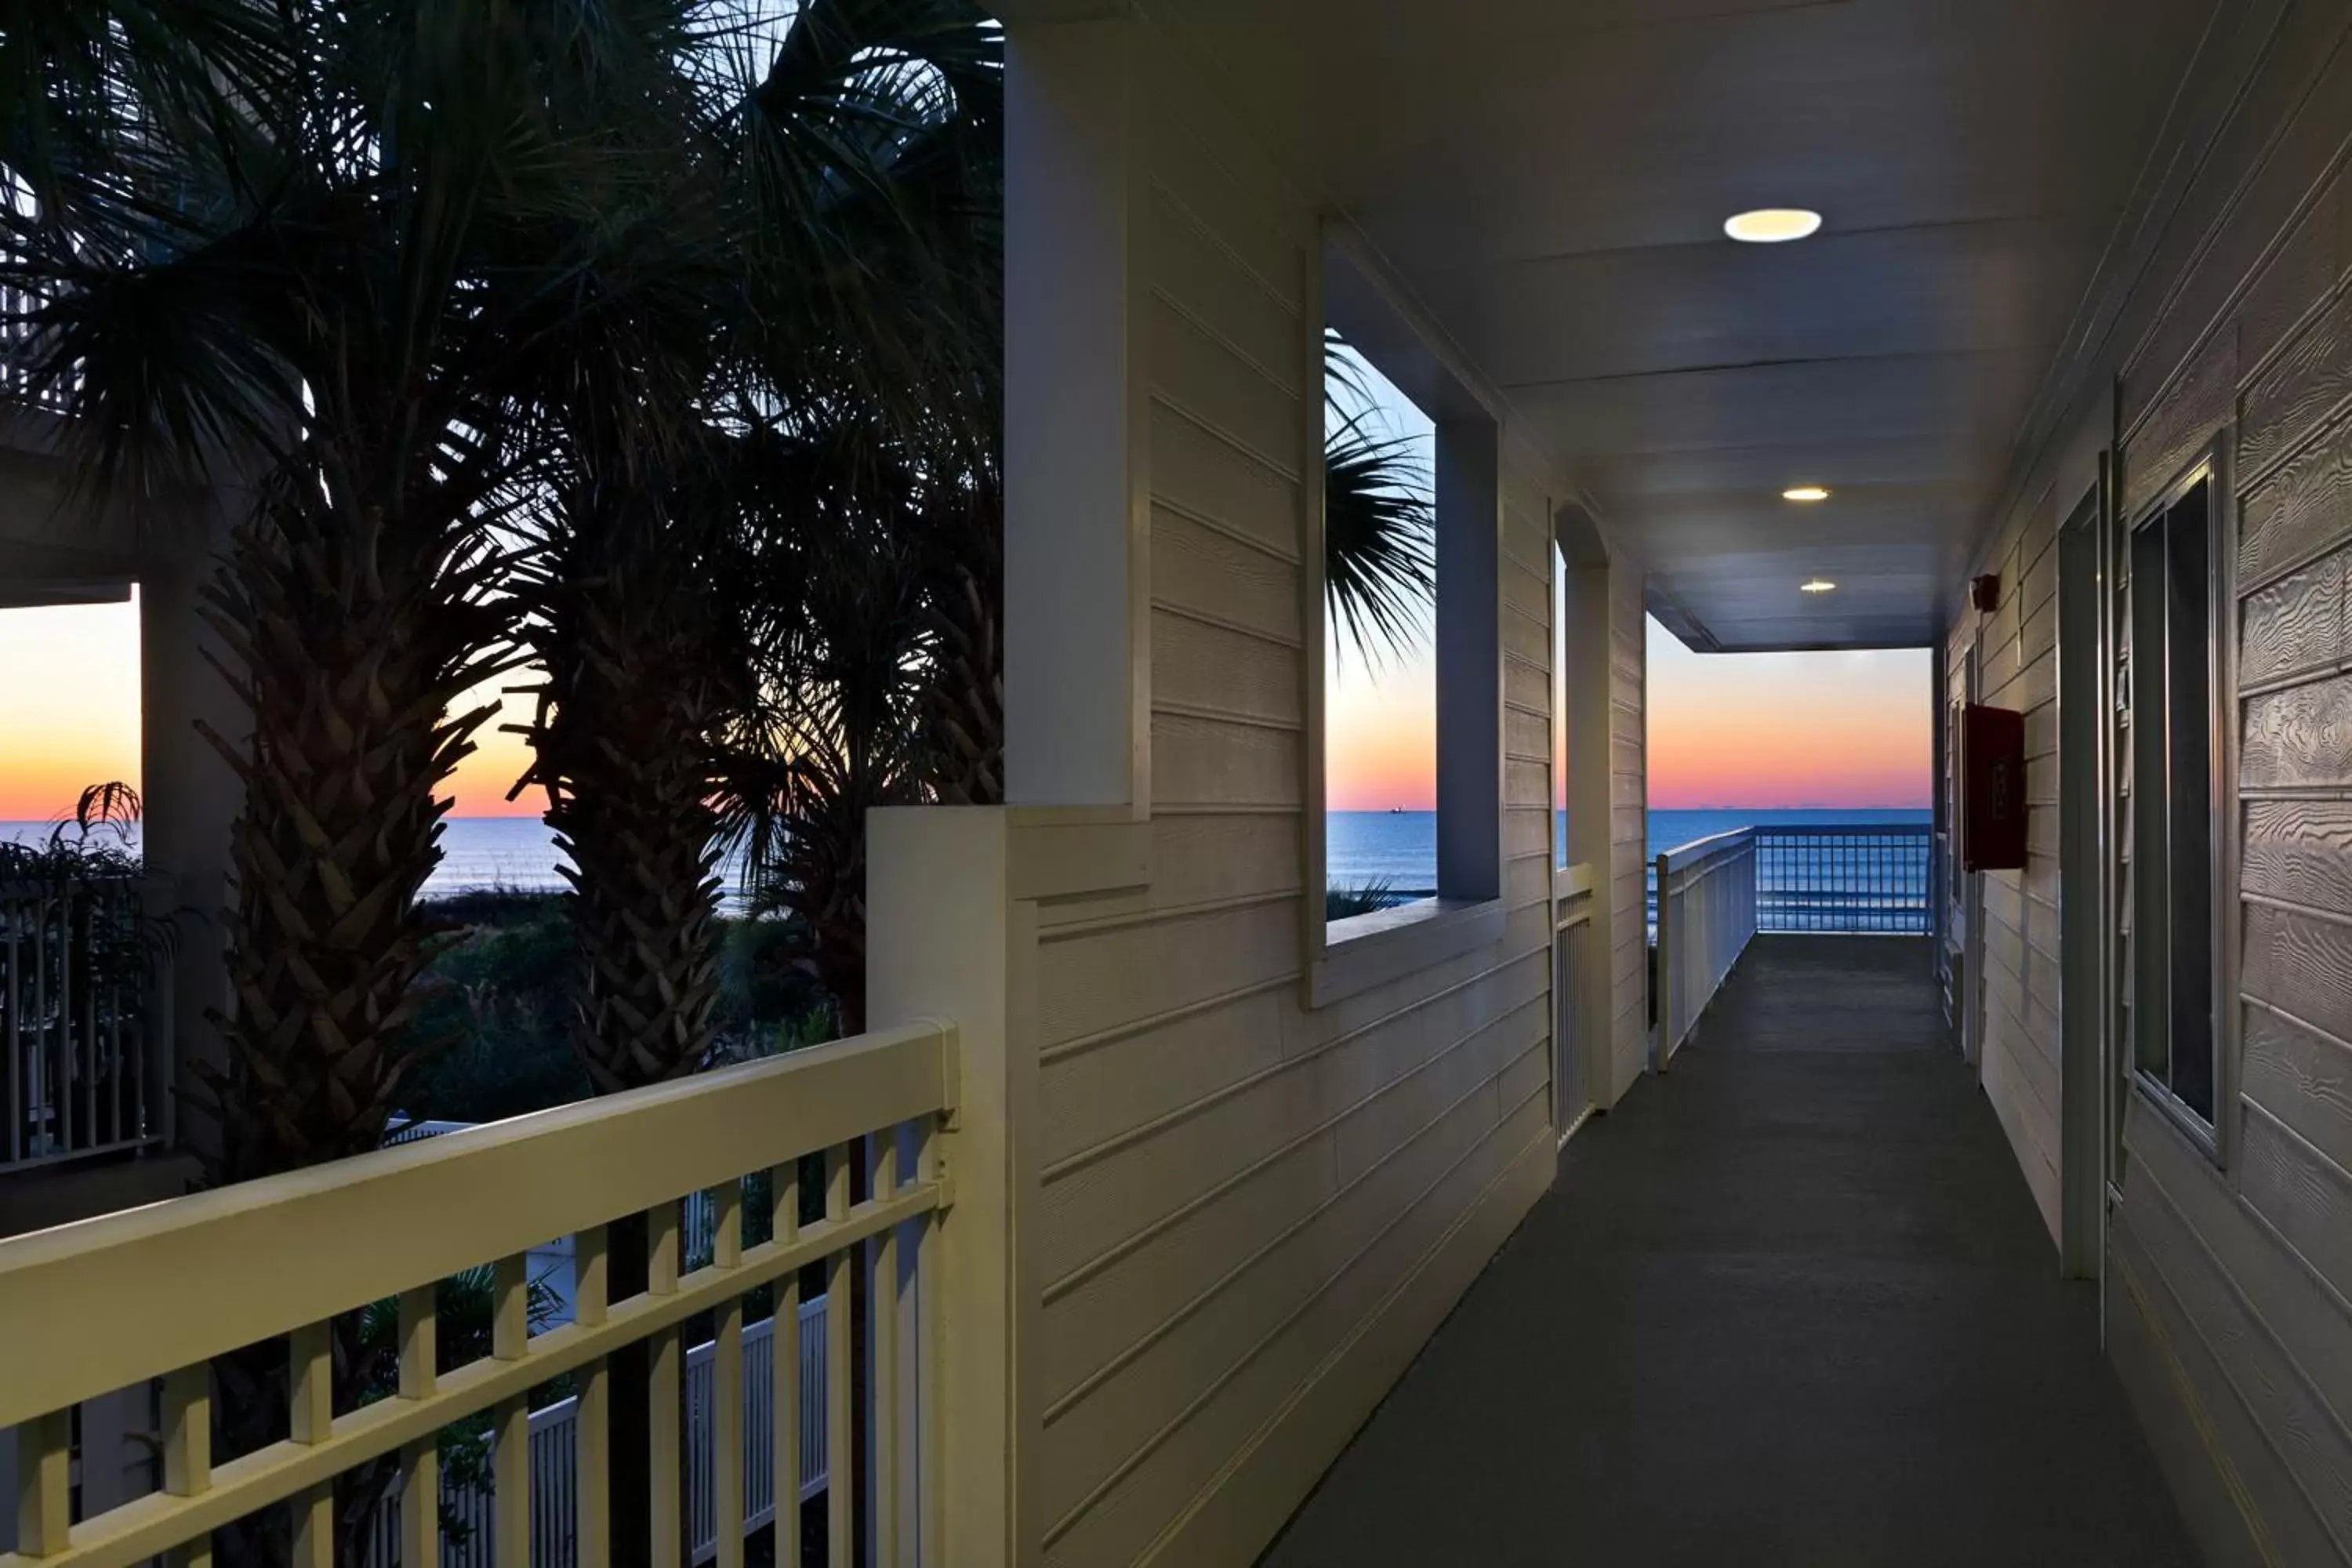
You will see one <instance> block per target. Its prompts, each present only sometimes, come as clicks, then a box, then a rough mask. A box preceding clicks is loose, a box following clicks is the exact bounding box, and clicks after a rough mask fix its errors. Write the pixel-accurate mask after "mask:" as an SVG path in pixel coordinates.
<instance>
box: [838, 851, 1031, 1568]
mask: <svg viewBox="0 0 2352 1568" xmlns="http://www.w3.org/2000/svg"><path fill="white" fill-rule="evenodd" d="M867 832H868V845H867V859H866V867H867V869H866V911H867V922H868V930H869V932H870V937H869V942H868V951H869V952H870V954H871V956H870V958H869V960H868V967H867V971H866V1014H867V1019H868V1023H869V1025H870V1026H872V1027H874V1028H887V1027H888V1026H891V1025H893V1024H898V1023H905V1022H908V1021H911V1020H914V1019H919V1018H926V1017H936V1018H948V1019H952V1020H953V1021H954V1023H955V1025H956V1028H957V1033H958V1045H957V1047H956V1051H957V1062H956V1066H955V1073H956V1081H957V1085H958V1087H957V1089H956V1092H955V1107H956V1108H955V1111H954V1114H953V1117H952V1118H951V1119H950V1121H949V1122H948V1124H947V1127H946V1130H945V1131H943V1133H942V1134H941V1135H940V1139H939V1142H940V1145H941V1146H942V1147H941V1157H942V1163H943V1164H944V1167H945V1170H944V1174H945V1177H946V1179H947V1180H948V1181H949V1182H950V1183H951V1184H952V1195H953V1203H952V1205H950V1207H949V1208H948V1209H947V1211H946V1212H945V1213H944V1214H943V1215H941V1216H940V1221H939V1226H940V1228H939V1231H938V1233H937V1237H936V1242H937V1245H936V1246H935V1247H924V1248H923V1249H922V1256H923V1258H924V1259H925V1266H926V1267H927V1268H928V1267H929V1265H930V1263H932V1262H933V1261H936V1262H937V1263H938V1265H939V1271H938V1277H937V1278H930V1277H925V1278H922V1279H919V1281H918V1283H917V1287H916V1288H917V1289H919V1291H920V1292H921V1295H922V1299H923V1301H924V1305H925V1310H926V1312H927V1314H928V1315H929V1332H928V1333H927V1335H926V1337H925V1340H924V1342H923V1345H922V1348H921V1350H920V1351H919V1352H918V1354H917V1356H916V1358H915V1359H916V1363H917V1376H918V1377H919V1380H920V1387H919V1394H918V1395H917V1405H918V1411H917V1419H918V1420H919V1422H920V1423H921V1424H922V1425H923V1426H925V1427H926V1428H927V1442H929V1444H931V1445H932V1446H933V1447H932V1450H931V1454H932V1462H931V1463H930V1464H927V1465H923V1466H921V1467H919V1468H920V1469H921V1470H922V1471H923V1472H924V1473H923V1475H922V1478H921V1483H920V1484H926V1485H936V1487H937V1489H938V1492H939V1495H938V1496H937V1497H935V1498H930V1499H926V1500H925V1506H924V1508H923V1510H922V1518H923V1519H924V1520H925V1521H927V1523H928V1522H929V1521H937V1526H936V1528H937V1530H938V1532H939V1535H940V1539H938V1540H932V1539H929V1538H926V1539H923V1540H922V1541H921V1542H919V1560H920V1561H921V1562H922V1563H925V1564H926V1565H927V1568H937V1565H939V1564H942V1563H952V1564H953V1565H954V1568H1022V1565H1024V1564H1026V1563H1031V1562H1033V1561H1034V1558H1035V1553H1036V1543H1037V1541H1038V1535H1039V1524H1038V1521H1037V1518H1036V1514H1035V1511H1034V1504H1033V1503H1032V1501H1031V1499H1030V1492H1029V1489H1030V1483H1031V1481H1032V1480H1033V1479H1034V1473H1035V1444H1036V1439H1037V1436H1038V1434H1039V1433H1040V1432H1041V1430H1042V1422H1041V1418H1040V1414H1039V1413H1040V1408H1041V1406H1040V1404H1039V1401H1038V1398H1037V1396H1036V1393H1035V1388H1036V1377H1035V1374H1034V1368H1033V1366H1032V1365H1031V1359H1032V1352H1031V1346H1032V1344H1033V1343H1034V1340H1033V1339H1032V1336H1031V1332H1030V1329H1029V1325H1030V1323H1031V1322H1032V1321H1033V1320H1034V1316H1035V1314H1036V1313H1037V1312H1038V1311H1039V1310H1040V1309H1041V1306H1042V1300H1043V1299H1042V1296H1041V1294H1040V1285H1039V1281H1038V1280H1037V1279H1035V1278H1034V1274H1035V1270H1034V1263H1033V1259H1032V1257H1031V1253H1030V1249H1029V1248H1028V1247H1026V1246H1025V1238H1026V1231H1027V1226H1028V1225H1029V1224H1030V1223H1031V1218H1030V1216H1032V1215H1034V1196H1035V1194H1036V1193H1037V1191H1038V1173H1037V1157H1036V1148H1035V1142H1034V1136H1033V1135H1032V1132H1031V1127H1032V1123H1033V1121H1034V1108H1035V1101H1036V1080H1037V1059H1036V1033H1035V1029H1034V1024H1033V1020H1032V1018H1031V1014H1032V1012H1033V1011H1034V1008H1033V1007H1032V1005H1031V1004H1030V1002H1029V1001H1028V998H1027V991H1028V984H1027V982H1028V966H1029V962H1030V960H1029V957H1028V954H1029V952H1030V951H1031V950H1032V948H1033V947H1034V913H1032V912H1030V910H1031V906H1028V905H1024V904H1022V903H1018V902H1016V901H1015V900H1013V897H1012V846H1013V835H1012V831H1011V813H1010V812H1009V811H1007V810H1005V809H1003V808H998V807H977V808H948V807H931V808H918V809H905V810H892V811H877V812H876V813H874V814H873V816H871V817H870V818H869V819H868V830H867ZM934 1402H936V1403H934Z"/></svg>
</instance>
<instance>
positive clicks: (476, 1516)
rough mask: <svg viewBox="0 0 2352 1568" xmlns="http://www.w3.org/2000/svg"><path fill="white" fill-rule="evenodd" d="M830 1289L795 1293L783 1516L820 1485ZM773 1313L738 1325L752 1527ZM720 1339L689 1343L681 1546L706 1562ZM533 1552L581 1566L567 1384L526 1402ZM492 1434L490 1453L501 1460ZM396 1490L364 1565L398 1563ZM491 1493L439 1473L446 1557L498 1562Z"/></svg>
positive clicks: (768, 1412) (765, 1437)
mask: <svg viewBox="0 0 2352 1568" xmlns="http://www.w3.org/2000/svg"><path fill="white" fill-rule="evenodd" d="M825 1302H826V1298H824V1297H823V1296H819V1297H817V1298H816V1299H815V1300H811V1301H804V1302H803V1303H802V1304H801V1309H800V1314H799V1318H800V1322H799V1341H800V1345H799V1353H800V1411H799V1421H798V1428H799V1430H798V1437H799V1443H800V1467H801V1480H800V1488H799V1490H798V1491H797V1492H796V1493H795V1494H794V1496H793V1507H792V1508H791V1509H788V1510H787V1512H786V1518H787V1519H791V1518H793V1515H794V1512H795V1511H796V1510H797V1508H798V1506H799V1505H801V1504H803V1503H806V1502H808V1501H809V1500H812V1499H814V1498H816V1497H819V1496H821V1495H823V1494H824V1489H825V1486H826V1483H827V1480H828V1479H829V1473H830V1467H829V1466H828V1464H827V1462H826V1454H825V1426H826V1423H825V1406H826V1403H827V1392H826V1388H825V1337H826V1333H827V1325H826V1319H825ZM775 1328H776V1320H775V1319H774V1318H772V1317H767V1318H762V1319H761V1320H760V1321H758V1322H756V1323H752V1324H751V1325H750V1326H748V1327H746V1328H745V1329H744V1331H743V1357H742V1372H743V1377H742V1381H741V1383H740V1384H739V1385H738V1387H737V1388H736V1390H735V1397H736V1399H737V1400H738V1402H739V1403H740V1406H741V1410H742V1432H743V1443H742V1448H743V1453H742V1459H743V1476H742V1481H741V1487H742V1500H743V1528H744V1529H746V1530H757V1529H759V1528H760V1527H761V1526H762V1525H766V1524H770V1523H772V1522H773V1521H774V1520H775V1517H776V1481H777V1479H778V1477H777V1468H776V1426H775V1413H776V1399H775V1391H776V1385H777V1384H776V1377H775V1365H774V1355H775V1342H776V1339H775ZM718 1352H719V1344H718V1342H717V1341H715V1340H706V1341H704V1342H702V1343H700V1344H698V1345H697V1346H695V1347H694V1348H693V1349H692V1350H690V1351H688V1352H686V1406H687V1409H686V1496H687V1515H688V1531H689V1534H688V1556H689V1558H690V1560H691V1561H693V1562H695V1563H708V1562H709V1561H711V1560H712V1559H714V1558H715V1557H717V1556H718V1555H719V1476H718V1469H717V1466H716V1465H715V1463H714V1462H713V1461H714V1460H715V1458H717V1454H718V1447H719V1445H718V1441H717V1438H718V1420H717V1407H716V1406H715V1405H713V1404H712V1403H711V1395H712V1393H713V1391H714V1389H715V1387H716V1386H717V1381H718V1379H717V1374H716V1371H715V1368H716V1366H717V1363H718V1359H719V1356H718ZM497 1456H498V1446H497V1444H496V1442H495V1441H494V1442H493V1443H492V1444H491V1458H490V1464H491V1468H492V1469H493V1470H495V1469H496V1468H497V1464H498V1457H497ZM579 1466H580V1398H579V1395H577V1394H574V1395H572V1397H570V1398H568V1399H561V1400H557V1401H556V1402H555V1403H553V1404H551V1405H547V1406H546V1407H545V1408H543V1409H540V1410H534V1411H532V1412H531V1413H530V1509H531V1526H530V1565H529V1568H579V1560H580V1559H579V1542H578V1539H577V1537H576V1535H575V1534H574V1526H575V1523H576V1521H577V1514H578V1501H577V1500H578V1498H579V1493H580V1488H579ZM498 1506H499V1505H498V1496H497V1493H496V1492H495V1491H494V1490H493V1489H490V1488H488V1487H483V1486H478V1485H475V1484H473V1483H472V1482H470V1481H468V1480H461V1479H457V1477H455V1476H452V1475H447V1474H445V1475H444V1476H443V1477H442V1479H441V1517H442V1519H443V1521H445V1522H454V1523H455V1524H456V1525H457V1529H456V1530H453V1531H446V1532H445V1533H444V1534H443V1536H442V1540H441V1568H494V1564H496V1563H497V1561H498V1554H497V1552H496V1551H495V1549H494V1548H495V1543H496V1542H497V1541H498V1538H499V1537H498ZM400 1507H401V1489H400V1485H399V1483H397V1482H395V1483H394V1486H393V1487H392V1489H390V1490H389V1491H388V1492H387V1493H386V1494H385V1496H384V1499H383V1502H382V1503H381V1504H379V1505H378V1506H377V1510H376V1517H375V1522H374V1527H373V1531H372V1533H371V1535H370V1537H369V1542H368V1559H367V1564H366V1568H396V1565H398V1564H400V1563H401V1556H400V1529H401V1526H400Z"/></svg>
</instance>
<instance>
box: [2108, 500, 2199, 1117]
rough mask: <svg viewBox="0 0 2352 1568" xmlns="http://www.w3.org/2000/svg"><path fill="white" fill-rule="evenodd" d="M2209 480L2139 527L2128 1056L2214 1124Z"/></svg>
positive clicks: (2134, 591) (2134, 548) (2134, 547)
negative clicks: (2129, 1041)
mask: <svg viewBox="0 0 2352 1568" xmlns="http://www.w3.org/2000/svg"><path fill="white" fill-rule="evenodd" d="M2211 488H2212V487H2211V480H2210V478H2204V479H2199V480H2198V481H2197V482H2196V483H2195V484H2193V485H2192V486H2190V487H2189V489H2188V490H2187V491H2186V492H2185V493H2183V494H2182V495H2181V496H2180V497H2179V500H2175V501H2174V502H2172V503H2171V504H2170V505H2169V506H2168V507H2166V508H2165V509H2164V510H2161V511H2159V512H2158V513H2156V514H2155V515H2154V516H2152V517H2150V518H2148V519H2147V520H2146V521H2143V522H2141V523H2140V524H2139V526H2138V527H2137V528H2136V529H2134V530H2133V531H2132V535H2131V542H2130V550H2131V563H2130V565H2131V577H2130V584H2131V586H2130V595H2131V624H2130V636H2131V685H2130V688H2129V696H2128V701H2129V713H2130V726H2131V737H2132V740H2131V747H2132V751H2131V755H2132V779H2131V787H2132V862H2133V864H2132V888H2133V900H2134V906H2133V911H2132V916H2133V918H2132V949H2133V958H2132V1053H2133V1062H2134V1065H2135V1066H2136V1067H2137V1068H2138V1070H2139V1071H2140V1073H2141V1074H2142V1075H2143V1076H2144V1077H2145V1078H2147V1079H2149V1080H2150V1081H2152V1082H2154V1083H2155V1084H2157V1085H2158V1086H2160V1087H2161V1088H2162V1089H2164V1090H2165V1091H2166V1092H2167V1093H2168V1095H2169V1096H2170V1097H2171V1098H2172V1099H2173V1100H2176V1101H2178V1102H2179V1104H2180V1105H2181V1106H2182V1107H2184V1108H2185V1109H2187V1110H2189V1111H2191V1112H2194V1113H2195V1115H2196V1116H2197V1117H2198V1118H2199V1119H2200V1120H2201V1121H2204V1122H2205V1123H2207V1124H2208V1125H2209V1126H2210V1125H2211V1124H2212V1122H2213V1121H2214V1100H2215V1091H2216V1087H2217V1079H2219V1076H2220V1074H2219V1071H2218V1063H2217V1053H2218V1048H2219V1038H2220V1031H2219V1030H2218V1029H2217V1028H2216V1027H2215V1022H2214V1003H2215V992H2214V974H2215V971H2216V969H2217V967H2218V954H2219V948H2218V946H2217V944H2216V942H2215V932H2216V930H2217V923H2216V921H2215V917H2214V910H2213V897H2214V891H2215V879H2214V875H2213V863H2214V858H2215V848H2216V847H2215V843H2214V837H2213V826H2214V810H2213V799H2214V793H2215V777H2214V767H2213V761H2214V752H2213V729H2214V721H2213V668H2212V660H2213V618H2212V568H2213V560H2214V546H2213V516H2212V511H2213V509H2212V505H2211Z"/></svg>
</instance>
